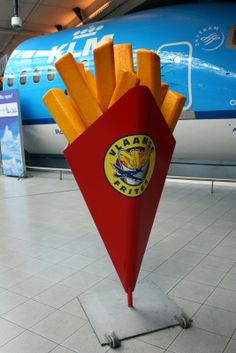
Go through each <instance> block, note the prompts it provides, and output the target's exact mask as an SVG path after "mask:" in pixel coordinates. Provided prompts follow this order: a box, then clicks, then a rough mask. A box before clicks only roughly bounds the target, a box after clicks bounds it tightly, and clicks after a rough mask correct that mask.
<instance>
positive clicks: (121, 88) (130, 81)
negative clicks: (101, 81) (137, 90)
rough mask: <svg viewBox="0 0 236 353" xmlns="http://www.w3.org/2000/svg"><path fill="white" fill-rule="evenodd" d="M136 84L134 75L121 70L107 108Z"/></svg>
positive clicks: (136, 80)
mask: <svg viewBox="0 0 236 353" xmlns="http://www.w3.org/2000/svg"><path fill="white" fill-rule="evenodd" d="M138 84H139V78H138V77H137V75H136V74H134V73H133V72H130V71H125V70H122V71H121V73H120V76H119V79H118V81H117V84H116V88H115V90H114V93H113V95H112V97H111V101H110V103H109V108H110V107H111V106H112V105H113V104H114V103H115V102H116V101H117V100H118V99H120V98H121V97H122V96H123V95H124V94H125V93H126V92H128V91H129V90H130V89H131V88H133V87H135V86H138Z"/></svg>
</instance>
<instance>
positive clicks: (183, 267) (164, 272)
mask: <svg viewBox="0 0 236 353" xmlns="http://www.w3.org/2000/svg"><path fill="white" fill-rule="evenodd" d="M193 267H194V266H193V265H191V264H184V263H182V262H179V261H174V260H173V259H169V260H167V261H166V262H164V263H163V264H162V265H160V266H159V267H158V268H157V269H156V270H155V273H156V274H158V275H161V276H170V277H175V278H179V279H181V278H183V277H185V276H186V275H187V274H188V273H189V272H191V271H192V269H193Z"/></svg>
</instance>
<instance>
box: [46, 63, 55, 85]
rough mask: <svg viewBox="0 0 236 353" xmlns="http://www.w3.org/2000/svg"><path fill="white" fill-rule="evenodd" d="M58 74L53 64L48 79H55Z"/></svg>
mask: <svg viewBox="0 0 236 353" xmlns="http://www.w3.org/2000/svg"><path fill="white" fill-rule="evenodd" d="M55 76H56V69H55V67H53V66H51V67H49V68H48V73H47V79H48V81H53V80H54V78H55Z"/></svg>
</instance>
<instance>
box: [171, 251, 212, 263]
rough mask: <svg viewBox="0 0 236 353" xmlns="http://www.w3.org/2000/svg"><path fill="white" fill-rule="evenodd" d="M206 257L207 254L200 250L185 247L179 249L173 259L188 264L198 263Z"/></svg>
mask: <svg viewBox="0 0 236 353" xmlns="http://www.w3.org/2000/svg"><path fill="white" fill-rule="evenodd" d="M204 257H205V255H204V254H202V253H200V252H196V251H190V250H185V249H184V250H180V251H178V252H177V254H176V255H174V256H172V260H174V261H177V262H181V263H183V264H187V265H196V264H198V263H199V262H200V261H201V260H202V259H203V258H204Z"/></svg>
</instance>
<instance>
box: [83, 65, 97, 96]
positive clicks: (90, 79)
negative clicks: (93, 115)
mask: <svg viewBox="0 0 236 353" xmlns="http://www.w3.org/2000/svg"><path fill="white" fill-rule="evenodd" d="M85 75H86V79H87V82H88V86H89V88H90V89H91V91H92V92H93V95H94V97H97V87H96V79H95V77H94V76H93V74H92V72H91V71H89V70H85Z"/></svg>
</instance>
